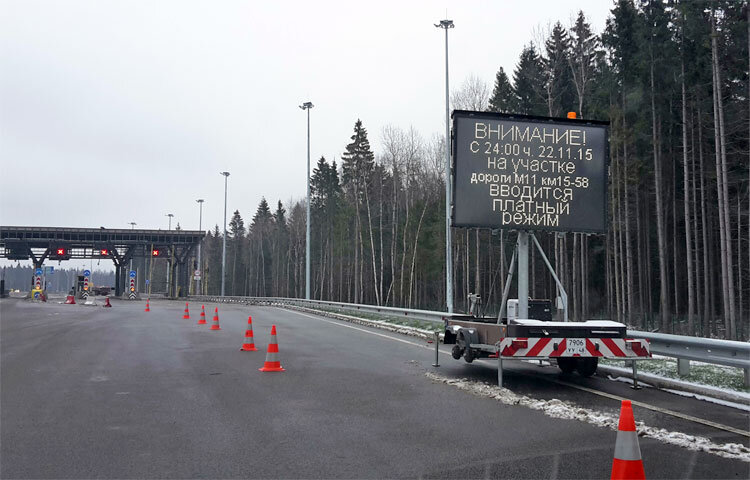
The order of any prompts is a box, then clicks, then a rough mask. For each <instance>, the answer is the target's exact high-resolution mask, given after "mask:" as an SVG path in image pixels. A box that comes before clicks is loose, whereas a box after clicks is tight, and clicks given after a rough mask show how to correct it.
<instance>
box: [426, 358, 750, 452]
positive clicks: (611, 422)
mask: <svg viewBox="0 0 750 480" xmlns="http://www.w3.org/2000/svg"><path fill="white" fill-rule="evenodd" d="M425 375H426V376H427V377H428V378H429V379H430V380H432V381H434V382H437V383H444V384H447V385H451V386H453V387H456V388H458V389H460V390H463V391H466V392H469V393H471V394H472V395H476V396H479V397H487V398H493V399H495V400H497V401H499V402H501V403H503V404H505V405H520V406H524V407H527V408H531V409H533V410H540V411H542V412H543V413H544V414H545V415H548V416H550V417H553V418H561V419H566V420H578V421H580V422H586V423H589V424H591V425H596V426H598V427H604V428H609V429H610V430H617V424H618V422H619V415H613V414H611V413H606V412H597V411H595V410H591V409H588V408H583V407H579V406H577V405H573V404H571V403H568V402H564V401H562V400H558V399H556V398H553V399H551V400H537V399H533V398H530V397H527V396H525V395H518V394H515V393H513V392H511V391H510V390H508V389H507V388H500V387H498V386H496V385H490V384H487V383H481V382H474V381H471V380H468V379H466V378H462V379H454V378H448V377H444V376H442V375H436V374H434V373H432V372H427V373H425ZM635 428H636V430H637V431H638V436H639V437H648V438H653V439H655V440H658V441H660V442H663V443H667V444H670V445H675V446H678V447H682V448H686V449H688V450H693V451H698V452H706V453H711V454H714V455H718V456H720V457H724V458H731V459H735V460H741V461H743V462H748V463H750V448H748V447H746V446H744V445H742V444H739V443H725V444H717V443H713V442H712V441H711V440H709V439H708V438H705V437H699V436H695V435H688V434H686V433H682V432H670V431H668V430H666V429H663V428H656V427H650V426H648V425H646V424H644V423H643V422H636V425H635Z"/></svg>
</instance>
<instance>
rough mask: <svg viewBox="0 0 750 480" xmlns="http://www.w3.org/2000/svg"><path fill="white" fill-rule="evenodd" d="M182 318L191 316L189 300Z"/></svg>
mask: <svg viewBox="0 0 750 480" xmlns="http://www.w3.org/2000/svg"><path fill="white" fill-rule="evenodd" d="M182 318H190V311H189V310H188V302H185V314H184V315H183V316H182Z"/></svg>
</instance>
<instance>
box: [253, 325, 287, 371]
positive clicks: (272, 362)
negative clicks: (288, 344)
mask: <svg viewBox="0 0 750 480" xmlns="http://www.w3.org/2000/svg"><path fill="white" fill-rule="evenodd" d="M258 370H260V371H261V372H283V371H285V370H284V369H283V368H281V362H280V361H279V344H278V342H277V340H276V325H273V326H272V327H271V343H269V344H268V350H267V351H266V362H265V363H264V364H263V368H259V369H258Z"/></svg>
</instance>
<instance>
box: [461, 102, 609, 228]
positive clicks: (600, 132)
mask: <svg viewBox="0 0 750 480" xmlns="http://www.w3.org/2000/svg"><path fill="white" fill-rule="evenodd" d="M452 149H453V152H452V153H453V195H452V197H453V198H452V202H453V209H452V213H451V222H452V225H453V226H455V227H489V228H504V229H513V230H550V231H562V232H589V233H603V232H606V230H607V166H608V163H609V129H608V123H606V122H595V121H588V120H571V119H560V118H545V117H529V116H523V115H509V114H498V113H486V112H468V111H462V110H456V111H454V112H453V144H452Z"/></svg>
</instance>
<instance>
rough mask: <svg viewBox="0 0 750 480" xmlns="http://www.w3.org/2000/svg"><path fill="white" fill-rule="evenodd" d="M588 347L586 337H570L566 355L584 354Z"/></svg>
mask: <svg viewBox="0 0 750 480" xmlns="http://www.w3.org/2000/svg"><path fill="white" fill-rule="evenodd" d="M585 349H586V339H585V338H569V339H568V341H567V342H566V346H565V354H566V355H583V352H584V350H585Z"/></svg>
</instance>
